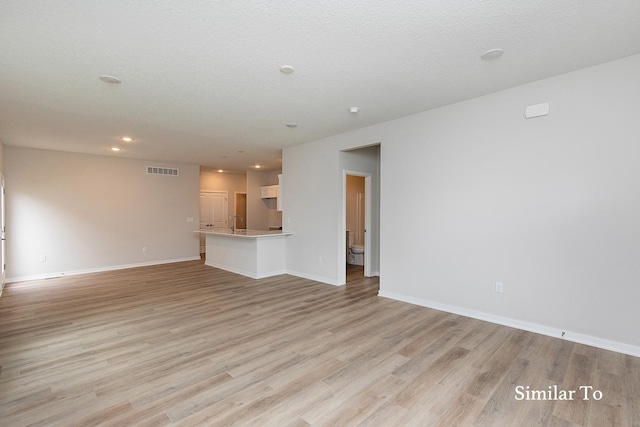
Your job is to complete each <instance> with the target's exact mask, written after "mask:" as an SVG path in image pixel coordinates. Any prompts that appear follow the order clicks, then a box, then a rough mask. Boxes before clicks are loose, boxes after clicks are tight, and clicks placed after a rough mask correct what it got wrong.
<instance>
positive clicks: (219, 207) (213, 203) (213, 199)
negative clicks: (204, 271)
mask: <svg viewBox="0 0 640 427" xmlns="http://www.w3.org/2000/svg"><path fill="white" fill-rule="evenodd" d="M227 206H228V203H227V192H226V191H207V192H201V193H200V229H205V228H210V229H216V230H218V229H223V228H228V223H227V218H228V216H229V214H228V207H227ZM204 246H205V237H204V235H201V236H200V253H204Z"/></svg>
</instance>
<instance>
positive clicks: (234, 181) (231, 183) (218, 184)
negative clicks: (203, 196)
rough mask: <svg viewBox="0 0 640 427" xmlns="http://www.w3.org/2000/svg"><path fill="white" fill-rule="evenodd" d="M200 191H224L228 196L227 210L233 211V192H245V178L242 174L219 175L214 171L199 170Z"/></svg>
mask: <svg viewBox="0 0 640 427" xmlns="http://www.w3.org/2000/svg"><path fill="white" fill-rule="evenodd" d="M200 191H226V192H227V194H229V200H230V203H229V209H233V195H234V193H235V192H240V193H246V192H247V176H246V174H244V173H231V172H223V173H220V172H218V171H217V170H216V169H211V168H205V167H201V168H200Z"/></svg>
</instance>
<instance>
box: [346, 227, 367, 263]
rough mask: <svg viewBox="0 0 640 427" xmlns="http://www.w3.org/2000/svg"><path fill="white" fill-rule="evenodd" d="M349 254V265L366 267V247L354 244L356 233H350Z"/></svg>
mask: <svg viewBox="0 0 640 427" xmlns="http://www.w3.org/2000/svg"><path fill="white" fill-rule="evenodd" d="M348 235H349V253H348V260H347V262H348V263H349V264H353V265H364V245H359V244H356V243H352V242H354V240H355V238H354V233H352V232H349V233H348Z"/></svg>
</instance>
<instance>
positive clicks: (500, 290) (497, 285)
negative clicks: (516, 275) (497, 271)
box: [496, 282, 502, 294]
mask: <svg viewBox="0 0 640 427" xmlns="http://www.w3.org/2000/svg"><path fill="white" fill-rule="evenodd" d="M496 292H497V293H499V294H501V293H502V282H496Z"/></svg>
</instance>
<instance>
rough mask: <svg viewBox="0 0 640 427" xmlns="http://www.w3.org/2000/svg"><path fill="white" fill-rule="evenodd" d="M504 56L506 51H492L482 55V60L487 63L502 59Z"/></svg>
mask: <svg viewBox="0 0 640 427" xmlns="http://www.w3.org/2000/svg"><path fill="white" fill-rule="evenodd" d="M503 54H504V50H502V49H491V50H488V51H486V52H485V53H483V54H482V55H480V58H482V59H484V60H485V61H490V60H492V59H497V58H500V57H501V56H502V55H503Z"/></svg>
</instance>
